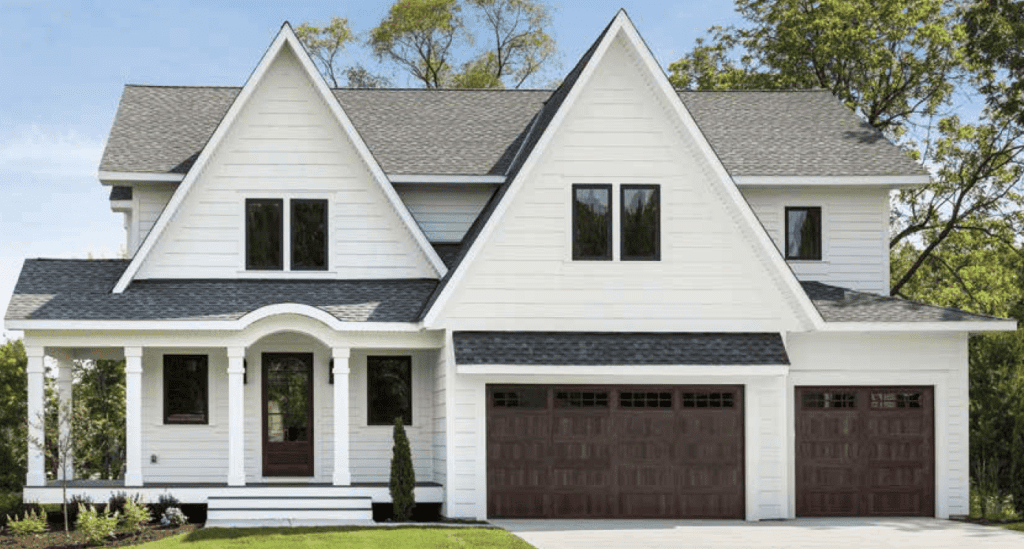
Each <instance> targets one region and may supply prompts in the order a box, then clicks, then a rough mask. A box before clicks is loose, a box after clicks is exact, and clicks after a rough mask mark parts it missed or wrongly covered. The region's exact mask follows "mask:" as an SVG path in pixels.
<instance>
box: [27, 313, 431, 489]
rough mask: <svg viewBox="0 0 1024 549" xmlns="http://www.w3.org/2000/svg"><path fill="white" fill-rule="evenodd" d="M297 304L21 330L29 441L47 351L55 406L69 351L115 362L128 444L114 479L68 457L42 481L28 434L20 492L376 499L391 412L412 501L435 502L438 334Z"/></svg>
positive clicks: (65, 394)
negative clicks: (215, 317) (99, 477)
mask: <svg viewBox="0 0 1024 549" xmlns="http://www.w3.org/2000/svg"><path fill="white" fill-rule="evenodd" d="M302 312H303V311H288V310H282V311H275V312H272V313H273V314H264V315H260V316H259V317H258V318H250V319H249V320H250V321H249V322H248V323H247V324H246V325H245V326H244V327H241V328H240V329H238V330H202V331H200V330H194V331H183V330H160V331H156V330H147V331H141V330H127V329H126V330H113V331H105V332H77V333H76V332H68V331H60V332H56V331H54V332H45V331H32V332H26V335H25V342H26V353H27V355H28V378H29V379H28V382H29V402H28V404H29V407H28V419H29V430H30V437H29V438H30V441H43V440H44V439H45V430H44V428H43V424H42V422H41V421H38V419H34V418H41V417H42V414H43V410H44V394H45V376H46V373H45V372H46V361H47V357H49V358H50V359H51V364H53V363H55V364H56V372H57V375H56V377H57V382H58V383H57V385H58V387H59V391H58V393H59V395H60V400H61V402H62V403H64V404H70V403H71V400H72V393H73V390H72V386H73V379H72V366H73V362H74V361H75V360H86V359H115V360H124V362H125V378H126V383H125V400H124V402H123V403H111V405H123V406H125V418H126V420H125V434H126V437H125V440H126V444H125V467H124V473H123V475H122V476H121V477H120V478H119V479H118V480H116V481H96V480H91V479H77V478H76V475H75V471H74V468H73V467H71V466H68V467H66V468H64V469H61V470H59V471H58V472H57V475H56V476H57V478H52V476H51V478H47V471H48V470H51V471H52V470H54V468H55V467H54V464H51V467H50V468H49V469H47V467H46V465H47V464H46V463H45V459H46V458H45V455H44V452H43V451H42V449H41V447H40V445H39V444H38V443H36V442H30V443H29V461H28V475H27V479H26V481H27V482H26V489H25V495H24V498H25V500H26V501H37V502H40V503H46V502H59V501H61V497H62V496H61V482H60V480H61V478H62V477H66V478H67V479H69V481H70V482H69V488H68V496H69V497H71V496H74V495H80V496H83V497H88V498H89V499H90V500H92V501H96V502H101V501H105V500H106V499H108V498H109V497H110V496H111V495H113V494H115V493H120V492H125V493H128V494H129V495H133V494H137V495H139V496H140V497H141V498H142V499H143V500H145V501H156V500H157V499H159V497H160V496H161V495H165V494H169V495H172V496H174V497H175V498H177V499H178V500H179V501H181V502H183V503H209V504H210V505H211V508H212V506H213V502H211V501H209V500H210V498H211V497H212V498H229V499H230V498H247V499H264V500H267V501H275V498H280V497H284V496H287V497H288V498H290V499H291V500H292V501H288V502H285V501H283V500H278V501H277V502H278V503H282V504H288V505H293V504H294V505H298V504H299V503H300V502H299V500H301V499H303V498H306V499H308V498H313V497H316V498H320V499H323V498H335V499H337V498H349V499H359V500H364V501H363V503H369V502H372V503H386V502H389V501H390V496H389V495H388V489H387V481H388V475H389V472H390V457H391V446H392V427H391V420H390V419H389V420H388V421H382V419H381V418H382V417H383V416H387V415H388V414H394V413H399V412H400V413H401V414H402V415H403V416H404V417H406V423H408V424H409V425H408V427H407V433H408V436H409V439H410V445H411V447H412V454H413V462H414V469H415V472H416V476H417V480H418V481H419V483H418V484H417V488H416V496H417V501H420V502H424V503H427V502H442V501H443V499H444V495H443V486H442V484H441V483H440V482H437V480H443V478H442V479H437V478H435V467H436V466H435V462H436V461H437V460H436V459H435V455H434V453H435V446H436V444H435V438H436V436H437V433H436V432H435V431H436V430H437V426H436V421H435V420H436V418H435V415H436V414H435V409H436V405H435V402H434V400H435V398H434V394H435V383H436V381H435V379H436V377H437V375H436V373H435V372H436V369H437V367H438V362H439V360H440V357H441V354H442V353H441V352H440V348H441V346H442V345H443V342H444V336H443V333H434V332H429V331H425V330H422V329H418V328H417V329H413V328H410V327H407V326H400V325H395V326H391V327H387V329H381V327H380V326H377V327H376V329H360V328H361V327H355V328H352V329H349V330H345V331H342V330H339V329H337V327H336V326H331V325H330V323H328V322H325V321H324V320H323V319H320V318H316V314H315V313H314V314H301V313H302ZM346 328H348V327H346ZM115 345H116V346H115ZM186 370H187V371H186ZM392 397H393V398H392ZM382 398H383V400H384V401H387V402H390V404H387V403H385V405H383V407H382V405H381V401H382ZM396 410H397V411H398V412H396ZM442 410H443V406H442ZM441 429H442V431H443V424H442V427H441ZM65 434H66V433H65ZM62 436H63V435H62ZM442 463H443V462H442Z"/></svg>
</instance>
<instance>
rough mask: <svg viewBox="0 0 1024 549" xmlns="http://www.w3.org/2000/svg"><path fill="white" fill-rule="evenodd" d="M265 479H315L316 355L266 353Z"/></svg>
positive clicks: (264, 354) (264, 389)
mask: <svg viewBox="0 0 1024 549" xmlns="http://www.w3.org/2000/svg"><path fill="white" fill-rule="evenodd" d="M263 476H267V477H274V476H277V477H282V476H284V477H311V476H313V354H312V353H263Z"/></svg>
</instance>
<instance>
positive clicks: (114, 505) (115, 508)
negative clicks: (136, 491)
mask: <svg viewBox="0 0 1024 549" xmlns="http://www.w3.org/2000/svg"><path fill="white" fill-rule="evenodd" d="M127 502H128V493H127V492H115V493H114V494H113V495H112V496H110V499H109V500H107V513H117V514H119V515H123V514H124V505H125V503H127Z"/></svg>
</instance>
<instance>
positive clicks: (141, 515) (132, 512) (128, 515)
mask: <svg viewBox="0 0 1024 549" xmlns="http://www.w3.org/2000/svg"><path fill="white" fill-rule="evenodd" d="M152 520H153V517H152V515H150V514H149V509H147V508H146V506H145V505H142V504H141V503H140V502H139V501H137V499H136V498H130V499H128V500H127V501H125V503H124V522H123V524H124V528H125V530H128V531H131V532H139V531H141V530H142V527H143V526H145V525H146V524H149V523H150V521H152Z"/></svg>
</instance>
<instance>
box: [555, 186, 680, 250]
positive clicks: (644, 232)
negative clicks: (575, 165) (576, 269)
mask: <svg viewBox="0 0 1024 549" xmlns="http://www.w3.org/2000/svg"><path fill="white" fill-rule="evenodd" d="M613 197H614V192H613V186H612V185H573V186H572V258H573V259H574V260H599V261H600V260H603V261H611V260H612V258H613V253H612V246H613V240H614V237H613V235H612V227H613V222H612V213H613V212H614V211H615V210H614V208H615V204H614V203H613ZM618 213H619V235H618V241H619V254H618V257H619V259H621V260H623V261H657V260H659V259H661V187H660V186H659V185H620V186H619V204H618Z"/></svg>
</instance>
